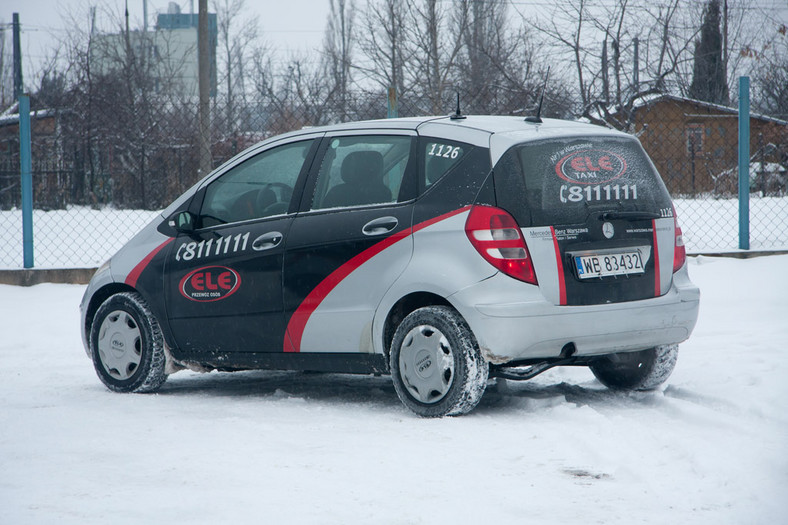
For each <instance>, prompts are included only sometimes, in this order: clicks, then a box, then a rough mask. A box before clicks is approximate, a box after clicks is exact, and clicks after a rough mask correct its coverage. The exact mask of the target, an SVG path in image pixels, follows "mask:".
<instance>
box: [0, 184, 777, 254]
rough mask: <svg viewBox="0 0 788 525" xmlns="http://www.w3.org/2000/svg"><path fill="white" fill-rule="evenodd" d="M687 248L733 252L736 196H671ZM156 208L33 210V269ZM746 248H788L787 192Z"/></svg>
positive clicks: (142, 219) (757, 222)
mask: <svg viewBox="0 0 788 525" xmlns="http://www.w3.org/2000/svg"><path fill="white" fill-rule="evenodd" d="M674 203H675V205H676V210H677V214H678V217H679V224H680V225H681V227H682V230H683V231H684V241H685V242H686V244H687V251H688V252H689V253H709V252H726V251H735V250H736V249H737V248H738V246H739V222H738V221H739V211H738V210H739V203H738V201H737V200H736V199H712V198H709V199H675V201H674ZM157 213H158V212H155V211H146V210H115V209H112V208H104V209H101V210H94V209H91V208H87V207H80V206H72V207H70V208H68V209H67V210H52V211H42V210H34V212H33V237H34V242H33V246H34V260H35V266H36V268H96V267H98V266H100V265H101V263H103V262H104V261H106V260H107V259H108V258H109V257H110V256H111V255H112V254H114V253H115V252H116V251H117V250H118V249H119V248H120V247H121V246H123V244H125V243H126V241H128V240H129V239H131V237H132V236H133V235H134V234H135V233H137V232H138V231H139V230H141V229H142V227H143V226H145V225H146V224H148V222H150V221H151V220H153V218H154V217H155V216H156V215H157ZM750 217H751V219H750V248H751V249H753V250H788V197H763V198H760V197H758V196H757V195H756V194H753V195H752V197H751V199H750ZM21 266H22V212H21V211H20V210H7V211H0V268H20V267H21Z"/></svg>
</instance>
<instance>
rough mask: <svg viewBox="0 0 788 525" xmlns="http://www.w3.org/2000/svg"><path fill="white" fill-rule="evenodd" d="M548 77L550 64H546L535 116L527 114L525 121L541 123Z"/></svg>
mask: <svg viewBox="0 0 788 525" xmlns="http://www.w3.org/2000/svg"><path fill="white" fill-rule="evenodd" d="M549 78H550V66H547V74H546V75H545V77H544V84H542V94H541V95H539V105H538V106H537V107H536V116H533V115H528V116H527V117H525V121H526V122H533V123H535V124H541V123H542V116H541V115H542V102H544V92H545V90H546V89H547V80H548V79H549Z"/></svg>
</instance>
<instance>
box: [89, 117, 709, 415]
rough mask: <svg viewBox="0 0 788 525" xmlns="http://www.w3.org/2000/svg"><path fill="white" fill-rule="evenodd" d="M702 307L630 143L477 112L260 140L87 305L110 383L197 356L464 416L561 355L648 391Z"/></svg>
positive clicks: (133, 253) (657, 193)
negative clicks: (322, 374) (367, 377)
mask: <svg viewBox="0 0 788 525" xmlns="http://www.w3.org/2000/svg"><path fill="white" fill-rule="evenodd" d="M698 303H699V291H698V289H697V287H695V286H694V285H693V284H692V283H691V281H690V280H689V277H688V274H687V269H686V265H685V253H684V247H683V242H682V237H681V230H680V228H679V227H678V225H677V222H676V217H675V214H674V211H673V206H672V203H671V200H670V197H669V196H668V194H667V191H666V190H665V187H664V185H663V183H662V181H661V179H660V178H659V175H658V174H657V172H656V170H655V169H654V166H653V164H652V163H651V162H650V160H649V159H648V156H647V155H646V154H645V152H644V151H643V149H642V148H641V147H640V144H639V143H638V142H637V140H636V139H635V138H633V137H631V136H629V135H626V134H623V133H619V132H614V131H610V130H605V129H602V128H598V127H595V126H591V125H586V124H579V123H573V122H566V121H558V120H550V119H545V121H544V122H541V123H534V122H527V121H524V120H522V119H519V118H512V117H474V116H471V117H468V118H464V119H451V118H448V117H433V118H427V117H425V118H413V119H390V120H381V121H369V122H361V123H353V124H342V125H336V126H329V127H323V128H311V129H305V130H302V131H298V132H293V133H289V134H286V135H282V136H278V137H274V138H272V139H269V140H266V141H264V142H262V143H260V144H258V145H257V146H254V147H252V148H250V149H249V150H247V151H245V152H243V153H241V154H240V155H238V156H237V157H235V158H234V159H232V160H230V161H229V162H227V163H226V164H224V165H223V166H221V167H220V168H218V169H217V170H215V171H214V172H213V173H212V174H210V175H209V176H207V177H206V178H205V179H204V180H202V181H201V182H200V183H198V184H197V185H195V186H194V187H193V188H192V189H190V190H189V191H188V192H186V193H185V194H184V195H183V196H181V197H180V198H179V199H177V200H176V201H175V202H174V203H173V204H172V205H170V206H169V207H168V208H167V209H165V210H164V211H163V212H162V214H161V216H160V217H159V218H157V220H155V221H153V222H152V223H151V224H149V225H148V226H147V227H146V228H144V229H143V230H142V231H141V232H140V233H139V234H137V235H136V236H135V237H134V238H133V239H132V240H131V241H130V242H129V243H127V244H126V246H124V247H123V248H122V249H121V250H120V251H119V252H118V253H117V254H116V255H115V256H113V257H112V259H111V260H110V261H108V262H107V263H106V264H105V265H104V266H102V268H100V269H99V271H98V272H97V273H96V275H95V276H94V278H93V280H92V281H91V283H90V285H89V287H88V290H87V292H86V293H85V297H84V299H83V301H82V305H81V311H82V332H83V335H84V342H85V348H86V350H87V352H88V355H89V356H90V357H91V358H92V359H93V361H94V365H95V368H96V371H97V373H98V375H99V377H100V378H101V379H102V381H103V382H104V383H105V384H106V385H107V386H108V387H109V388H111V389H113V390H117V391H152V390H155V389H157V388H158V387H159V386H161V384H162V383H163V382H164V380H165V379H166V377H167V375H168V374H169V373H172V372H173V371H175V370H177V369H179V368H182V367H191V368H195V369H199V370H211V369H219V370H243V369H254V368H276V369H303V370H321V371H335V372H349V373H390V374H391V375H392V377H393V380H394V385H395V387H396V389H397V392H398V394H399V396H400V399H402V401H403V403H404V404H405V405H406V406H408V407H409V408H410V409H412V410H413V411H415V412H416V413H418V414H420V415H424V416H440V415H446V414H460V413H464V412H467V411H469V410H471V409H472V408H473V407H474V406H475V405H476V403H478V401H479V399H480V398H481V395H482V393H483V391H484V387H485V385H486V381H487V379H488V377H489V376H490V375H497V376H500V377H508V378H513V379H526V378H530V377H533V376H534V375H536V374H538V373H540V372H541V371H544V370H546V369H548V368H550V367H552V366H557V365H587V366H589V367H591V370H592V371H593V372H594V374H595V375H596V376H597V377H598V378H599V379H600V381H602V382H603V383H605V384H606V385H608V386H610V387H614V388H629V389H648V388H654V387H656V386H658V385H659V384H661V383H662V382H664V381H665V380H666V379H667V377H668V375H669V374H670V372H671V371H672V369H673V365H674V364H675V359H676V353H677V344H678V343H680V342H681V341H684V340H685V339H687V338H688V337H689V335H690V333H691V331H692V329H693V327H694V325H695V322H696V319H697V311H698Z"/></svg>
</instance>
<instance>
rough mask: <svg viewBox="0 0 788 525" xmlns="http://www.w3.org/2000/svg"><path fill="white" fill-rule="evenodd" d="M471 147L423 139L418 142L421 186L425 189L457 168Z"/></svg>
mask: <svg viewBox="0 0 788 525" xmlns="http://www.w3.org/2000/svg"><path fill="white" fill-rule="evenodd" d="M472 148H473V146H470V145H469V144H463V143H461V142H454V141H451V140H441V139H435V138H431V137H424V138H422V139H421V141H420V150H421V161H422V170H421V173H422V176H421V180H422V186H423V189H427V188H429V187H430V186H432V185H433V184H435V183H436V182H438V181H439V180H440V179H441V178H442V177H443V176H444V175H446V174H447V173H448V172H450V171H451V170H452V169H453V168H454V167H455V166H457V165H458V164H459V163H460V161H462V159H463V157H465V155H466V154H467V153H468V152H470V150H471V149H472Z"/></svg>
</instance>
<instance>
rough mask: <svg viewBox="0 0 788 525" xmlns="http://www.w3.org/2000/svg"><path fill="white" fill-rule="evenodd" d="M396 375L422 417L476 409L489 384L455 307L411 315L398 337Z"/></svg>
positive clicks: (402, 393) (401, 392)
mask: <svg viewBox="0 0 788 525" xmlns="http://www.w3.org/2000/svg"><path fill="white" fill-rule="evenodd" d="M389 359H390V365H391V377H392V379H393V381H394V388H395V390H396V391H397V395H398V396H399V398H400V400H401V401H402V403H403V404H404V405H405V406H406V407H408V408H409V409H410V410H411V411H413V412H415V413H416V414H418V415H419V416H422V417H443V416H457V415H461V414H465V413H468V412H470V411H471V410H473V408H474V407H475V406H476V405H477V404H478V403H479V401H480V400H481V398H482V395H483V394H484V389H485V388H486V386H487V376H488V373H489V367H488V365H487V361H485V360H484V358H483V357H482V355H481V352H480V351H479V345H478V344H477V342H476V338H475V337H474V336H473V333H472V332H471V329H470V327H468V324H467V323H466V322H465V320H464V319H463V318H462V317H461V316H460V314H458V313H457V312H456V311H455V310H453V309H452V308H449V307H446V306H427V307H424V308H419V309H418V310H415V311H413V312H412V313H410V314H409V315H408V316H407V317H405V319H403V320H402V322H401V323H400V325H399V326H398V327H397V331H396V332H395V333H394V339H393V340H392V343H391V352H390V356H389Z"/></svg>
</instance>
